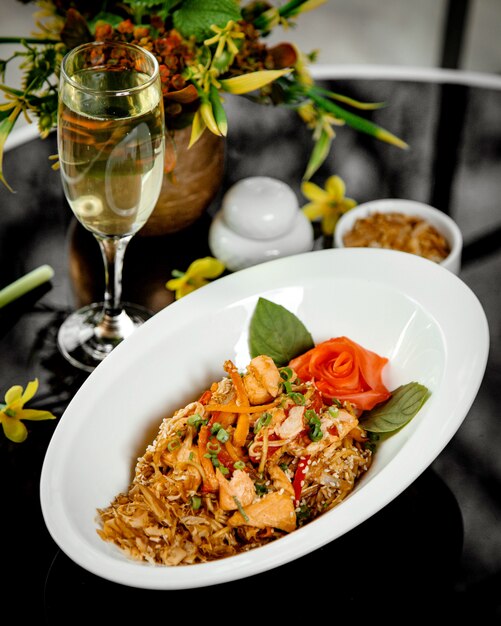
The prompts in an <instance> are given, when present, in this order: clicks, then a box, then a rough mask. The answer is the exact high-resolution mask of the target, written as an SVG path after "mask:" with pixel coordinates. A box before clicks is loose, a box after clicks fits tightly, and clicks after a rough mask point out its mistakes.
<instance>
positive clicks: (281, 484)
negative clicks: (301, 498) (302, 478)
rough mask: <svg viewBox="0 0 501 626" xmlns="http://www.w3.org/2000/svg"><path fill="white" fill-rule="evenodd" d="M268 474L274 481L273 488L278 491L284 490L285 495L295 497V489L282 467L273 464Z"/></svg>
mask: <svg viewBox="0 0 501 626" xmlns="http://www.w3.org/2000/svg"><path fill="white" fill-rule="evenodd" d="M268 474H269V475H270V478H271V480H272V481H273V486H274V487H275V489H276V490H277V491H279V490H280V489H283V490H284V492H285V493H289V494H290V495H291V496H292V497H294V496H295V494H294V487H293V486H292V483H291V481H290V480H289V477H288V476H287V474H286V473H285V472H284V470H283V469H282V468H281V467H279V466H278V465H276V464H275V463H273V464H271V465H270V466H269V467H268Z"/></svg>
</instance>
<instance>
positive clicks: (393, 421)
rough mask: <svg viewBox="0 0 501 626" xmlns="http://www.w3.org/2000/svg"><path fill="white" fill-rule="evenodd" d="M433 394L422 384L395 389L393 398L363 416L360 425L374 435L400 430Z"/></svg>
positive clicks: (412, 384) (414, 383) (410, 384)
mask: <svg viewBox="0 0 501 626" xmlns="http://www.w3.org/2000/svg"><path fill="white" fill-rule="evenodd" d="M430 395H431V392H430V391H429V389H428V388H427V387H425V386H424V385H421V384H420V383H416V382H411V383H407V384H406V385H401V386H400V387H398V388H397V389H395V390H394V391H393V393H392V395H391V398H390V399H389V400H387V401H386V402H385V403H383V404H380V405H378V406H376V407H374V408H373V409H372V410H371V411H367V412H366V413H364V414H363V416H362V419H361V420H360V424H361V426H362V427H363V428H365V430H368V431H369V432H372V433H390V432H393V431H395V430H398V429H399V428H401V427H402V426H404V425H405V424H407V423H408V422H410V420H411V419H412V418H413V417H414V416H415V415H416V413H417V412H418V411H419V410H420V408H421V407H422V406H423V404H424V403H425V402H426V400H427V399H428V398H429V397H430Z"/></svg>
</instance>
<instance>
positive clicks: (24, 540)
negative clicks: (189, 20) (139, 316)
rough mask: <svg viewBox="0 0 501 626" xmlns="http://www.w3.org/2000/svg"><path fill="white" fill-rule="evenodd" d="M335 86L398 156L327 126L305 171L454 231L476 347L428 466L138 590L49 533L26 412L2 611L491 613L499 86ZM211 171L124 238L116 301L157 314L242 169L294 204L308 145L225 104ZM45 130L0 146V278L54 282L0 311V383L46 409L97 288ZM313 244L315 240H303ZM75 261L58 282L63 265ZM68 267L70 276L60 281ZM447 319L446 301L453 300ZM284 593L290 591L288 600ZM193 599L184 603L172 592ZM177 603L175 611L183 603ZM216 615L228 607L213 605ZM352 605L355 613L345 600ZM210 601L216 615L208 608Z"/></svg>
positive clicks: (304, 137)
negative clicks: (355, 516) (39, 276)
mask: <svg viewBox="0 0 501 626" xmlns="http://www.w3.org/2000/svg"><path fill="white" fill-rule="evenodd" d="M326 86H328V87H330V88H332V89H333V90H335V91H338V92H341V93H345V94H347V95H350V96H351V97H354V98H357V99H360V100H368V101H386V102H388V106H387V107H386V108H385V109H382V110H380V111H377V112H375V113H374V114H372V115H371V119H372V120H373V121H375V122H377V123H379V124H381V125H382V126H384V127H386V128H388V129H389V130H391V131H392V132H394V133H395V134H397V135H399V136H400V137H402V138H403V139H405V140H406V141H407V142H408V143H409V144H410V146H411V149H410V150H409V151H406V152H402V151H399V150H397V149H396V148H393V147H391V146H388V145H386V144H382V143H380V142H377V141H376V140H374V139H371V138H369V137H365V136H361V135H358V134H356V133H355V132H354V131H352V130H350V129H348V128H340V129H338V130H337V137H336V139H335V141H334V145H333V150H332V151H331V154H330V156H329V158H328V160H327V161H326V163H325V165H324V166H323V167H322V168H321V169H320V170H319V171H318V172H317V174H316V175H315V177H314V179H313V181H314V182H317V183H319V184H323V183H324V181H325V179H326V178H327V177H328V176H329V175H331V174H338V175H339V176H341V177H342V178H343V179H344V181H345V183H346V187H347V195H348V196H350V197H353V198H355V199H356V200H357V202H358V203H361V202H364V201H367V200H371V199H376V198H383V197H394V198H397V197H400V198H409V199H414V200H420V201H424V202H429V203H431V204H433V205H434V206H437V207H438V208H440V209H441V210H443V211H445V212H447V213H449V214H450V215H451V216H452V217H453V218H454V219H455V220H456V221H457V223H458V224H459V226H460V228H461V230H462V233H463V237H464V244H465V245H464V251H463V259H462V262H463V264H462V270H461V274H460V278H461V279H462V280H464V281H465V282H466V284H468V285H469V286H470V288H471V289H472V290H473V291H474V292H475V294H476V295H477V297H478V298H479V300H480V302H481V303H482V305H483V307H484V309H485V311H486V315H487V318H488V322H489V327H490V335H491V346H490V354H489V360H488V365H487V369H486V373H485V376H484V380H483V383H482V386H481V388H480V390H479V393H478V395H477V398H476V400H475V402H474V404H473V406H472V407H471V409H470V411H469V413H468V415H467V417H466V419H465V421H464V422H463V424H462V426H461V427H460V429H459V431H458V432H457V433H456V435H455V436H454V438H453V439H452V440H451V442H450V443H449V444H448V445H447V446H446V448H445V449H444V450H443V451H442V453H441V454H440V455H439V456H438V458H437V459H436V460H435V461H434V462H433V464H432V465H431V466H430V467H429V468H428V469H427V470H426V471H425V472H424V473H423V474H422V475H421V476H420V477H419V478H418V479H417V480H416V481H415V482H414V483H413V484H412V485H411V486H410V487H409V488H408V489H407V490H406V491H404V492H403V493H402V494H401V495H400V496H399V497H397V498H396V499H395V500H394V501H393V502H391V503H390V504H389V505H387V506H386V507H385V508H384V509H382V510H381V511H380V512H379V513H377V514H376V515H374V516H373V517H372V518H370V519H369V520H367V521H366V522H364V523H363V524H362V525H360V526H359V527H357V528H355V529H354V530H352V531H351V532H349V533H347V534H346V535H344V536H343V537H341V538H339V539H337V540H336V541H333V542H332V543H330V544H328V545H327V546H325V547H323V548H321V549H319V550H317V551H315V552H314V553H312V554H311V555H308V556H306V557H303V558H301V559H299V560H296V561H294V562H292V563H290V564H288V565H286V566H283V567H280V568H278V569H276V570H272V571H270V572H265V573H263V574H260V575H258V576H253V577H251V578H248V579H243V580H240V581H236V582H234V583H227V584H225V585H218V586H211V587H207V588H203V589H197V590H186V591H162V592H158V591H145V590H139V589H132V588H128V587H123V586H121V585H117V584H114V583H111V582H109V581H106V580H104V579H102V578H100V577H96V576H94V575H92V574H90V573H88V572H86V571H85V570H82V569H81V568H80V567H79V566H78V565H76V564H75V563H73V562H72V561H71V560H69V559H68V557H66V555H65V554H64V553H63V552H61V551H60V550H59V548H58V546H57V545H56V544H55V543H54V541H53V540H52V538H51V536H50V535H49V533H48V531H47V529H46V527H45V523H44V520H43V516H42V513H41V509H40V499H39V481H40V472H41V468H42V464H43V460H44V455H45V451H46V448H47V445H48V443H49V441H50V439H51V436H52V434H53V432H54V429H55V428H57V424H58V420H54V421H46V422H26V425H27V426H28V429H29V436H28V438H27V440H26V441H25V442H23V443H22V444H15V443H12V442H10V441H8V440H7V439H6V438H5V437H3V434H0V472H1V477H2V486H3V492H4V496H6V497H3V498H2V509H1V510H2V515H1V522H0V529H1V537H2V563H3V574H4V576H3V579H4V583H3V585H2V591H3V593H2V599H3V605H4V607H7V606H9V607H12V608H14V609H15V611H16V616H19V617H20V618H26V619H29V618H34V619H37V622H38V623H40V622H41V621H42V622H43V621H45V623H47V624H59V623H67V621H68V620H70V623H71V621H72V620H74V619H77V618H80V619H82V618H83V619H86V618H87V619H90V618H92V619H93V620H94V621H97V622H98V623H104V621H105V620H108V619H117V618H118V619H121V620H122V619H124V617H125V618H127V617H128V618H129V619H130V621H132V617H133V616H135V615H137V616H139V617H140V618H142V619H143V620H148V621H153V620H156V619H157V618H158V617H160V618H162V619H172V615H173V612H174V615H177V614H179V613H178V612H177V611H178V610H180V611H183V610H185V611H187V616H186V618H187V619H204V616H205V617H207V616H211V617H214V618H217V619H225V620H227V619H228V616H229V615H231V619H232V620H238V619H240V618H241V617H242V615H245V612H247V611H253V608H254V607H255V606H259V605H262V604H263V603H264V607H263V608H261V606H259V609H260V610H259V609H258V610H259V612H257V611H256V616H257V615H261V611H262V610H264V611H265V613H264V615H266V617H268V618H274V617H279V618H281V619H283V618H284V617H287V616H294V615H296V614H297V611H301V612H300V615H304V616H308V615H311V613H310V612H313V613H312V614H313V615H315V616H316V617H320V618H323V617H330V618H332V619H335V618H336V617H339V616H340V615H344V616H351V617H354V616H356V615H357V614H360V616H362V615H363V616H365V611H366V610H367V611H369V613H368V614H367V616H368V617H369V619H370V618H371V617H372V616H377V615H379V614H380V615H381V616H382V617H385V616H392V615H394V616H395V617H398V616H400V617H404V616H405V615H407V616H415V617H417V616H427V617H433V616H437V617H457V618H466V617H475V618H476V619H477V620H478V619H479V618H483V619H487V620H488V621H487V623H493V620H495V619H497V620H499V619H500V618H501V594H500V593H499V592H500V591H501V495H500V494H501V461H500V459H501V454H500V450H501V430H500V428H499V405H500V401H501V384H500V383H501V342H500V334H501V289H500V287H501V245H500V244H501V210H500V205H499V199H500V198H501V176H500V174H501V167H500V165H501V158H500V157H501V115H500V113H499V112H500V111H501V90H500V89H499V88H497V87H496V86H492V85H488V86H483V85H482V84H475V85H473V84H471V85H469V84H463V83H462V81H459V82H458V83H455V82H454V81H447V82H443V81H423V80H412V79H409V80H384V79H382V78H378V79H377V80H375V79H357V80H346V79H344V80H334V81H332V82H328V81H326ZM227 108H228V113H229V128H230V132H229V136H228V138H227V145H226V173H225V177H224V181H223V185H222V187H221V190H220V193H219V194H218V196H217V197H216V199H215V200H214V202H213V203H212V205H211V207H209V209H208V211H207V212H206V213H205V214H204V215H203V216H202V217H201V218H200V220H198V222H196V223H195V224H193V225H192V226H191V227H189V228H187V229H185V230H183V231H181V232H179V233H176V234H171V235H166V236H161V237H146V236H141V235H140V234H139V235H138V236H136V237H135V238H134V239H133V240H132V242H131V244H130V246H129V249H128V251H127V254H126V259H125V266H124V299H126V300H129V301H133V302H137V303H139V304H143V305H145V306H148V307H149V308H151V309H152V310H154V311H158V310H160V309H161V308H163V307H164V306H168V305H169V303H170V302H171V300H172V294H171V293H170V292H168V291H167V290H166V289H165V286H164V285H165V282H166V280H168V279H169V278H170V272H171V270H172V269H174V268H181V269H185V268H186V267H187V265H188V264H189V261H190V260H192V259H194V258H199V257H202V256H205V255H206V254H210V250H209V248H208V244H207V230H208V227H209V225H210V222H211V217H212V215H213V214H214V211H215V210H217V208H218V207H219V203H220V200H221V196H222V194H223V193H224V191H225V190H226V189H227V188H228V187H229V186H230V185H231V184H233V183H234V182H236V181H237V180H239V179H241V178H243V177H245V176H255V175H268V176H274V177H276V178H279V179H281V180H284V181H285V182H287V183H289V184H290V185H291V186H292V187H293V189H294V191H295V192H296V193H297V195H298V200H299V202H300V204H304V203H305V202H306V199H305V198H304V197H303V196H302V195H301V191H300V183H301V177H302V174H303V171H304V168H305V165H306V161H307V155H308V150H309V149H310V147H311V144H310V142H309V136H308V133H307V132H306V131H305V129H304V128H303V126H302V125H301V123H300V122H299V121H298V119H297V117H296V116H295V114H294V113H293V112H291V111H287V110H284V109H274V108H271V107H268V108H267V109H266V110H264V109H263V108H262V107H261V106H260V105H257V104H254V103H252V102H248V101H244V100H243V99H242V98H240V99H238V100H231V99H230V100H229V102H228V103H227ZM55 153H56V144H55V137H54V136H50V137H49V138H48V139H46V140H44V141H42V140H40V139H33V140H31V141H29V142H27V143H24V144H23V145H19V146H17V147H15V148H13V149H11V150H9V151H8V152H7V154H6V158H5V173H6V176H7V178H8V180H9V182H10V184H11V185H12V186H13V187H14V189H15V190H16V193H15V194H11V193H10V192H8V191H7V190H6V189H4V188H1V189H0V287H2V286H4V285H6V284H9V283H10V282H12V281H13V280H15V279H16V278H18V277H20V276H21V275H23V274H25V273H26V272H28V271H30V270H31V269H33V268H35V267H37V266H39V265H41V264H44V263H48V264H50V265H51V266H52V267H53V268H54V270H55V276H54V278H53V280H52V281H51V283H50V284H47V285H45V286H43V287H41V288H39V289H38V290H36V291H35V292H33V293H31V294H29V295H27V296H25V297H23V298H21V299H20V300H18V301H17V302H16V303H13V304H12V305H9V306H7V307H4V308H3V309H0V383H1V384H0V393H1V394H2V395H3V393H5V391H6V390H7V389H8V388H9V387H10V386H11V385H14V384H20V385H23V386H25V385H26V384H27V382H28V381H29V380H32V379H33V378H35V377H37V378H38V379H39V381H40V389H39V392H38V394H37V395H36V397H35V399H34V400H33V401H32V402H31V403H30V407H31V408H43V409H48V410H51V411H52V412H53V413H54V414H55V415H56V416H57V417H58V418H59V417H61V416H62V414H63V412H64V409H65V407H66V405H67V404H68V402H69V401H70V400H71V398H72V397H73V395H74V394H75V392H76V391H77V390H78V388H79V387H80V385H81V384H82V382H83V380H84V379H85V378H86V376H87V374H86V373H84V372H81V371H79V370H76V369H74V368H73V367H72V366H70V365H69V364H68V363H66V361H65V360H64V359H63V358H62V356H61V355H60V354H59V353H58V350H57V347H56V343H55V339H56V333H57V329H58V327H59V325H60V323H61V321H62V320H63V319H64V318H65V316H66V315H67V314H68V313H69V312H70V311H71V310H73V309H74V308H75V307H77V306H80V305H81V304H84V303H86V302H88V301H90V300H91V299H95V298H97V299H99V296H100V295H101V289H102V266H101V261H100V257H99V251H98V248H97V244H95V242H94V240H93V239H92V236H91V235H90V234H89V233H87V232H86V231H84V230H83V229H82V228H81V227H80V226H77V225H76V223H75V221H74V218H73V217H72V214H71V211H70V209H69V207H68V205H67V203H66V201H65V199H64V196H63V192H62V188H61V185H60V180H59V175H58V174H57V172H53V171H52V170H51V169H50V161H49V160H48V157H49V156H50V155H52V154H55ZM325 245H329V242H325V241H323V240H321V239H319V240H317V243H316V247H322V246H325ZM75 264H77V265H78V266H79V267H81V268H84V270H85V271H84V272H83V274H85V276H86V279H85V280H80V281H75V279H74V273H72V272H71V271H70V266H72V267H74V266H75ZM72 276H73V278H72ZM458 314H460V312H458ZM299 595H301V600H300V599H299ZM190 598H193V602H192V603H188V604H186V603H183V602H182V601H183V600H185V599H187V600H189V599H190ZM185 607H186V608H185ZM228 610H229V613H228ZM362 611H363V612H362ZM219 613H221V616H220V617H219Z"/></svg>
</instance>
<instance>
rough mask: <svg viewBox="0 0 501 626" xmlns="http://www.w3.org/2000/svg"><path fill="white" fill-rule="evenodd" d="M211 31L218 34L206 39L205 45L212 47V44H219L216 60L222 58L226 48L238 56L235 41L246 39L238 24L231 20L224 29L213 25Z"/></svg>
mask: <svg viewBox="0 0 501 626" xmlns="http://www.w3.org/2000/svg"><path fill="white" fill-rule="evenodd" d="M210 29H211V30H212V31H214V32H215V33H216V34H215V35H214V37H211V38H210V39H206V40H205V41H204V45H206V46H211V45H212V44H214V43H217V48H216V52H215V53H214V58H215V59H217V58H218V57H220V56H221V54H222V53H223V51H224V49H225V48H227V49H228V50H229V51H230V52H231V54H238V46H237V45H236V43H235V41H234V40H235V39H243V38H244V37H245V35H244V33H243V32H242V31H241V29H240V26H239V25H238V24H236V23H235V22H234V21H233V20H230V21H229V22H228V23H227V24H226V26H224V27H223V28H220V27H219V26H216V24H213V25H212V26H211V27H210Z"/></svg>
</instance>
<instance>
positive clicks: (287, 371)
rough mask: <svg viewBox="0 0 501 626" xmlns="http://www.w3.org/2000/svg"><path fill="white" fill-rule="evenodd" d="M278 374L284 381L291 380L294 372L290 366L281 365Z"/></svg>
mask: <svg viewBox="0 0 501 626" xmlns="http://www.w3.org/2000/svg"><path fill="white" fill-rule="evenodd" d="M280 376H281V377H282V378H283V379H284V380H285V381H289V380H291V378H292V377H293V376H294V372H293V371H292V370H291V368H290V367H282V368H281V369H280Z"/></svg>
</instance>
